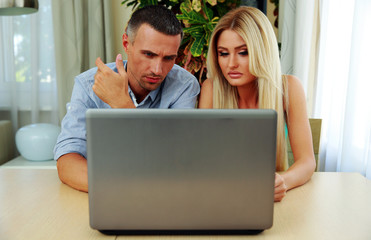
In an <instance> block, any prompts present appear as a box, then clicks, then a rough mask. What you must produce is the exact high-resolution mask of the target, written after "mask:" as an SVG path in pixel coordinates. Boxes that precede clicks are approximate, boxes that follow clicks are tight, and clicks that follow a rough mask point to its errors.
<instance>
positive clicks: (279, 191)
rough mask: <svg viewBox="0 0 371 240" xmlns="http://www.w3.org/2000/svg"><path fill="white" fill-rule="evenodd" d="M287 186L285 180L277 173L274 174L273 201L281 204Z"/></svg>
mask: <svg viewBox="0 0 371 240" xmlns="http://www.w3.org/2000/svg"><path fill="white" fill-rule="evenodd" d="M286 192H287V186H286V184H285V179H284V178H283V177H282V176H281V175H280V174H278V173H276V176H275V181H274V201H275V202H281V200H282V199H283V198H284V197H285V196H286Z"/></svg>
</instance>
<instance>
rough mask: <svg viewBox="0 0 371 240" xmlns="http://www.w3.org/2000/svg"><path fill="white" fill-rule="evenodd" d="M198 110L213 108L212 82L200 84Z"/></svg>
mask: <svg viewBox="0 0 371 240" xmlns="http://www.w3.org/2000/svg"><path fill="white" fill-rule="evenodd" d="M198 108H213V82H212V81H211V80H210V79H206V80H205V81H204V82H203V83H202V86H201V93H200V100H199V102H198Z"/></svg>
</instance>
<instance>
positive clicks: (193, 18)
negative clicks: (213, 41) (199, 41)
mask: <svg viewBox="0 0 371 240" xmlns="http://www.w3.org/2000/svg"><path fill="white" fill-rule="evenodd" d="M181 11H182V9H181ZM182 13H183V14H180V15H177V18H178V19H179V20H185V21H188V22H189V23H190V24H204V23H207V21H206V19H205V18H203V17H202V15H201V14H200V13H197V12H195V11H190V12H186V11H184V12H183V11H182Z"/></svg>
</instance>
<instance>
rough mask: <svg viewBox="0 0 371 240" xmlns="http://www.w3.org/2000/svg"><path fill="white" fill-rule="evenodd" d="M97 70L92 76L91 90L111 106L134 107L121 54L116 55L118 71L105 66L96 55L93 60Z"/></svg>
mask: <svg viewBox="0 0 371 240" xmlns="http://www.w3.org/2000/svg"><path fill="white" fill-rule="evenodd" d="M95 65H97V67H98V70H97V73H96V74H95V76H94V80H95V82H94V85H93V91H94V92H95V94H96V95H97V96H98V97H99V98H100V99H102V101H103V102H105V103H107V104H108V105H110V106H111V107H112V108H135V105H134V103H133V101H132V100H131V98H130V96H129V92H128V76H127V73H126V71H125V67H124V64H123V62H122V56H121V54H118V55H117V57H116V67H117V70H118V73H116V72H115V71H113V70H112V69H111V68H109V67H107V66H106V65H105V64H104V63H103V62H102V60H101V59H100V58H99V57H98V58H97V60H96V61H95Z"/></svg>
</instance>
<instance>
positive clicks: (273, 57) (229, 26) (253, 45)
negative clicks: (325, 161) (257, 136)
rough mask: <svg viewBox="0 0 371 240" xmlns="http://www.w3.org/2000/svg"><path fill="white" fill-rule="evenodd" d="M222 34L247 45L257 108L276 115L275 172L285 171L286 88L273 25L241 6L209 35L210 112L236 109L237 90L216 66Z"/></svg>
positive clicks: (257, 13)
mask: <svg viewBox="0 0 371 240" xmlns="http://www.w3.org/2000/svg"><path fill="white" fill-rule="evenodd" d="M224 30H233V31H235V32H236V33H238V34H239V35H240V36H241V37H242V39H243V40H244V41H245V42H246V46H247V49H248V54H249V55H248V56H249V71H250V73H251V74H252V75H254V76H256V77H257V80H256V82H257V88H258V106H259V108H262V109H274V110H275V111H276V112H277V160H276V170H277V171H283V170H286V169H287V167H288V163H287V147H286V138H285V118H286V117H285V116H286V114H285V111H284V107H283V104H285V105H286V110H288V106H287V104H288V97H287V96H286V95H287V86H286V85H287V84H286V78H285V77H282V74H281V64H280V59H279V52H278V44H277V40H276V36H275V34H274V31H273V28H272V25H271V23H270V22H269V20H268V18H267V17H266V16H265V15H264V14H263V13H262V12H261V11H260V10H258V9H256V8H253V7H245V6H244V7H239V8H237V9H234V10H232V11H230V12H228V13H227V14H226V15H224V16H223V17H222V18H221V19H220V20H219V22H218V24H217V25H216V27H215V29H214V31H213V34H212V35H211V38H210V45H209V52H208V56H207V69H208V78H209V79H212V80H213V108H238V93H237V88H236V87H233V86H231V85H230V84H229V83H228V81H227V80H226V79H225V77H224V76H223V73H222V71H221V69H220V67H219V64H218V52H217V41H218V38H219V36H220V34H221V33H222V32H223V31H224ZM284 102H285V103H284Z"/></svg>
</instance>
